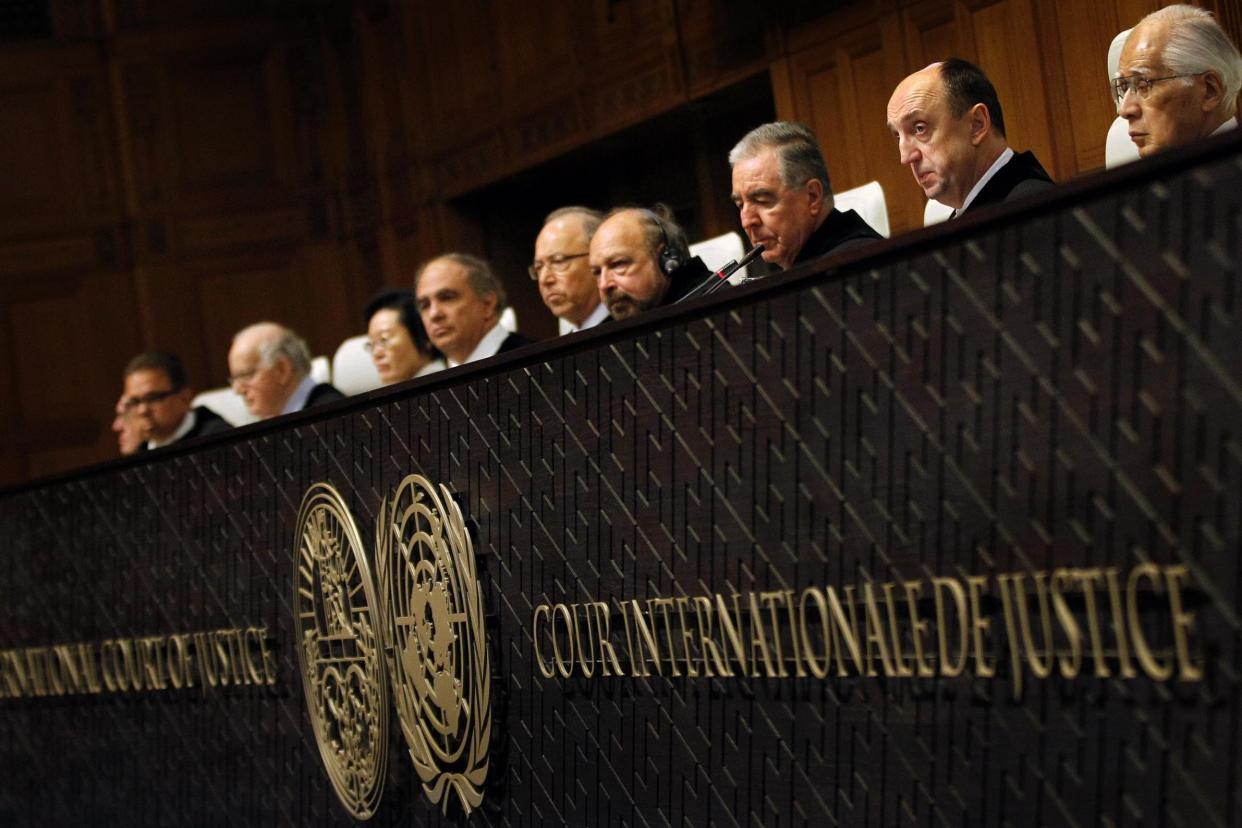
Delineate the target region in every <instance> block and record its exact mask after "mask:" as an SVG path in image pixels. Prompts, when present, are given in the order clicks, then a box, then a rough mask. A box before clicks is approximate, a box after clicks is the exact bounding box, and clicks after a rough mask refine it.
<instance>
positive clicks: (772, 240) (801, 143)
mask: <svg viewBox="0 0 1242 828" xmlns="http://www.w3.org/2000/svg"><path fill="white" fill-rule="evenodd" d="M1111 86H1112V91H1113V97H1114V100H1115V102H1116V105H1117V111H1118V114H1119V115H1120V116H1121V117H1122V118H1124V119H1125V120H1126V121H1127V122H1128V125H1129V134H1130V138H1131V140H1132V141H1133V142H1134V145H1135V147H1136V149H1137V152H1138V154H1139V155H1140V156H1141V157H1148V156H1150V155H1152V154H1153V153H1156V152H1159V151H1161V150H1165V149H1171V148H1174V147H1179V146H1184V145H1186V144H1189V143H1192V142H1194V141H1196V140H1199V139H1201V138H1203V137H1206V136H1209V135H1213V134H1218V133H1220V132H1223V131H1226V130H1229V129H1233V128H1235V127H1236V126H1237V124H1238V113H1237V99H1238V93H1239V89H1240V88H1242V57H1240V56H1239V53H1238V49H1237V47H1236V46H1235V45H1234V44H1233V43H1232V41H1230V40H1229V38H1228V36H1227V35H1226V34H1225V33H1224V31H1223V30H1222V29H1221V28H1220V26H1219V25H1218V24H1217V23H1216V21H1215V19H1214V18H1213V17H1212V15H1211V14H1210V13H1209V12H1206V11H1204V10H1202V9H1198V8H1195V7H1193V6H1186V5H1176V6H1169V7H1166V8H1164V9H1161V10H1159V11H1157V12H1154V13H1152V14H1150V15H1148V16H1147V17H1145V18H1144V19H1143V20H1142V21H1140V23H1139V24H1138V25H1137V26H1135V28H1134V29H1133V31H1132V32H1131V33H1130V35H1129V37H1128V38H1127V40H1126V44H1125V47H1124V49H1123V51H1122V54H1121V59H1120V63H1119V71H1118V73H1117V75H1116V76H1115V77H1113V78H1112V79H1111ZM886 114H887V122H888V127H889V129H890V131H891V132H892V134H893V136H894V138H895V139H896V141H897V148H898V158H899V161H900V163H901V164H903V165H905V166H908V167H909V168H910V170H911V172H912V173H913V175H914V179H915V181H916V183H917V184H918V186H919V187H920V188H921V189H922V191H923V193H924V195H925V196H926V197H927V198H929V199H935V200H936V201H939V202H940V203H942V204H944V205H946V206H948V207H950V208H952V210H953V213H952V215H953V216H957V215H960V214H962V213H965V212H967V211H969V210H973V209H978V208H981V207H985V206H989V205H992V204H998V203H1002V202H1005V201H1010V200H1013V199H1017V198H1020V197H1022V196H1025V195H1028V194H1031V193H1035V192H1039V191H1041V190H1045V189H1048V188H1050V187H1052V186H1054V185H1053V181H1052V178H1051V176H1049V175H1048V173H1047V171H1046V170H1045V169H1044V167H1043V166H1042V165H1041V164H1040V162H1039V160H1038V159H1037V158H1035V156H1034V155H1033V154H1032V153H1030V152H1022V153H1017V152H1015V151H1014V150H1013V149H1012V148H1011V147H1010V146H1009V142H1008V138H1007V136H1006V128H1005V120H1004V113H1003V110H1002V108H1001V104H1000V100H999V98H998V96H997V93H996V90H995V88H994V87H993V85H992V83H991V82H990V81H989V80H988V78H987V76H986V75H985V74H984V73H983V72H982V71H981V70H980V69H979V68H978V67H976V66H973V65H972V64H970V63H968V62H966V61H963V60H960V59H955V58H950V59H948V60H946V61H944V62H941V63H935V64H932V65H930V66H928V67H926V68H924V69H922V70H920V71H918V72H915V73H914V74H912V75H910V76H909V77H907V78H905V79H904V80H903V81H902V82H901V83H900V84H898V86H897V88H896V89H895V90H894V92H893V94H892V97H891V98H890V100H889V103H888V107H887V112H886ZM729 163H730V164H731V165H732V181H733V196H732V197H733V201H734V203H735V204H736V206H737V208H738V211H739V218H740V220H741V225H742V229H743V230H744V231H745V233H746V235H747V237H748V238H749V240H750V243H751V244H752V245H755V244H760V243H762V244H763V245H764V246H765V251H764V253H763V259H764V260H765V261H766V262H768V263H769V264H771V265H774V266H776V267H778V268H780V269H787V268H789V267H792V266H793V265H796V264H800V263H802V262H805V261H809V260H811V259H814V258H818V257H820V256H823V255H826V254H828V253H832V252H840V251H843V250H846V249H848V248H850V247H854V246H858V245H862V244H867V243H869V242H871V241H873V240H876V239H878V238H879V237H880V236H879V234H878V233H876V232H875V231H874V230H873V229H872V228H871V227H869V226H868V225H867V224H866V223H865V222H864V221H863V220H862V219H861V218H860V217H859V216H858V215H857V214H855V213H854V212H853V211H846V212H841V211H839V210H837V209H835V206H834V203H833V196H832V189H831V185H830V180H829V176H828V170H827V167H826V165H825V163H824V160H823V157H822V155H821V154H820V151H819V143H818V141H817V139H816V137H815V136H814V134H812V132H811V131H810V130H809V129H807V128H806V127H804V126H802V125H800V124H794V123H786V122H777V123H772V124H764V125H763V126H760V127H758V128H757V129H755V130H753V131H751V132H750V133H749V134H747V135H746V136H745V137H744V138H743V139H742V140H741V141H740V142H739V143H738V144H737V146H735V147H734V148H733V150H732V152H730V154H729ZM601 222H602V224H601ZM597 233H598V239H597ZM619 263H621V264H624V266H625V267H624V271H625V272H623V273H620V274H619V271H618V264H619ZM530 272H531V277H532V278H534V279H536V280H537V281H538V283H539V290H540V295H541V296H542V297H543V300H544V303H545V304H546V305H547V307H548V309H549V310H550V311H551V312H552V313H553V314H554V315H556V316H558V317H559V318H560V319H561V320H562V322H563V323H564V324H563V328H564V329H566V330H570V331H572V330H577V329H579V328H582V327H590V326H591V325H594V324H598V323H599V322H601V321H603V320H605V319H607V318H608V317H609V315H611V316H612V317H615V318H623V317H626V316H631V315H633V314H634V313H637V312H640V311H642V310H645V309H647V308H650V307H655V306H658V305H661V304H668V303H670V302H672V301H676V300H677V299H679V298H680V297H681V296H682V295H684V293H685V291H686V290H687V288H688V287H689V286H691V285H693V284H694V283H695V281H696V280H701V279H702V278H703V268H702V267H701V265H696V264H695V262H694V260H692V259H691V258H690V256H689V247H688V245H686V244H685V237H684V234H682V233H681V232H680V229H679V228H677V227H676V225H675V223H673V222H672V220H671V217H670V216H668V215H667V214H662V213H660V212H658V211H647V210H641V209H628V210H618V211H614V212H613V213H612V214H609V215H608V216H607V217H604V216H601V215H600V214H599V213H595V212H594V211H591V210H588V209H586V208H582V207H572V208H564V209H562V210H558V211H555V212H553V213H552V214H551V215H549V216H548V218H547V220H546V221H545V223H544V227H543V230H542V231H541V232H540V234H539V236H538V238H537V239H536V242H535V261H534V264H533V265H532V266H531V269H530Z"/></svg>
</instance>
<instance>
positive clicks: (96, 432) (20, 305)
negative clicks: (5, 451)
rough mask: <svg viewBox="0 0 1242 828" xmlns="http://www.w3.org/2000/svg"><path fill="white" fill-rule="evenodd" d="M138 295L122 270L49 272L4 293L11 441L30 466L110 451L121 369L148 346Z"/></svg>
mask: <svg viewBox="0 0 1242 828" xmlns="http://www.w3.org/2000/svg"><path fill="white" fill-rule="evenodd" d="M134 307H135V297H134V295H133V291H132V288H131V286H130V282H129V279H128V278H127V276H126V275H125V274H122V273H98V272H96V273H92V274H90V275H88V276H84V277H65V276H62V277H42V278H39V279H38V280H37V281H36V280H21V281H18V282H16V283H10V284H9V285H8V286H6V289H5V290H4V293H3V294H0V309H2V310H3V317H2V321H0V333H3V334H4V336H5V337H6V338H7V339H8V340H9V342H10V345H9V354H8V356H9V361H8V362H7V363H6V364H7V366H8V370H10V371H11V372H12V373H11V375H10V376H11V387H10V389H9V390H11V392H12V393H13V395H14V397H13V402H14V408H16V412H14V415H15V416H16V419H17V423H15V424H14V426H16V433H19V434H21V435H22V440H21V442H20V444H18V445H12V448H13V449H17V450H19V451H20V452H21V453H22V454H23V455H24V463H25V468H24V469H23V471H24V472H25V473H26V474H31V475H42V474H50V473H52V472H57V471H63V470H66V469H71V468H74V467H77V466H80V465H83V464H84V463H86V462H90V461H93V460H97V459H99V458H100V457H103V456H108V454H110V453H111V445H112V439H113V438H112V434H111V432H110V431H108V425H109V424H110V423H111V421H112V409H113V404H114V403H115V402H116V397H117V394H118V393H119V390H120V371H121V366H123V365H124V364H125V362H126V360H128V359H129V358H130V357H131V356H133V354H134V353H136V352H137V351H138V350H139V349H140V347H141V341H142V340H141V330H140V328H139V325H138V315H137V314H136V313H134V312H133V311H132V309H133V308H134Z"/></svg>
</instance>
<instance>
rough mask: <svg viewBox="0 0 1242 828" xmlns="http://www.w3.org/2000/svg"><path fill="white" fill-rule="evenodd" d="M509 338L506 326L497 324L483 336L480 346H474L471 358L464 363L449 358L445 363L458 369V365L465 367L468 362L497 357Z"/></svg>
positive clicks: (467, 358) (446, 358)
mask: <svg viewBox="0 0 1242 828" xmlns="http://www.w3.org/2000/svg"><path fill="white" fill-rule="evenodd" d="M508 336H509V332H508V331H507V330H505V327H504V325H501V324H500V323H499V322H497V323H496V324H495V325H493V326H492V329H491V330H490V331H488V332H487V333H485V334H484V335H483V338H482V339H480V340H479V344H478V345H475V346H474V350H473V351H471V352H470V356H468V357H466V359H465V360H464V361H463V362H454V361H453V360H451V359H449V358H448V357H445V359H444V361H445V362H446V363H448V367H450V368H456V367H457V366H458V365H465V364H466V363H467V362H478V361H479V360H480V359H487V358H488V357H490V356H495V355H496V352H497V351H499V350H500V346H501V345H502V344H503V343H504V341H505V338H506V337H508Z"/></svg>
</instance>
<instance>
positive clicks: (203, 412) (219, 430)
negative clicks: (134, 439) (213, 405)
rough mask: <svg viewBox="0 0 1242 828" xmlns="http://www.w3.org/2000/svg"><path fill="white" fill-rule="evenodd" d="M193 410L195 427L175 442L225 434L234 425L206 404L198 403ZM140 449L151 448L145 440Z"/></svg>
mask: <svg viewBox="0 0 1242 828" xmlns="http://www.w3.org/2000/svg"><path fill="white" fill-rule="evenodd" d="M192 410H193V411H194V427H193V428H191V429H190V430H189V431H187V432H186V433H185V434H182V435H181V436H180V437H178V438H177V439H176V440H174V441H173V442H174V443H180V442H181V441H182V440H193V439H194V438H195V437H208V436H210V435H212V434H223V433H224V432H226V431H228V430H230V429H231V428H232V427H233V426H232V425H231V424H230V423H229V421H228V420H226V419H224V418H223V417H221V416H220V415H219V414H217V413H216V412H214V411H212V410H211V409H210V408H208V407H207V406H205V405H196V406H194V408H193V409H192ZM169 445H172V443H169ZM138 451H150V448H149V447H148V446H147V444H146V442H145V441H144V442H143V443H142V444H141V445H140V446H138Z"/></svg>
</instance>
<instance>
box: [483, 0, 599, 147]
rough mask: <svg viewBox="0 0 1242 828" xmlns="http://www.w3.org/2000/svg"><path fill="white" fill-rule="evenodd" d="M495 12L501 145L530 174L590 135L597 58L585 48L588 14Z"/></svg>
mask: <svg viewBox="0 0 1242 828" xmlns="http://www.w3.org/2000/svg"><path fill="white" fill-rule="evenodd" d="M494 9H495V12H494V14H495V19H496V27H495V36H496V38H497V40H496V59H497V69H498V71H499V80H500V84H501V90H502V92H501V100H502V107H503V113H502V119H501V129H502V131H503V135H504V143H505V146H506V148H507V150H508V152H509V161H510V164H511V165H512V166H513V167H528V166H532V165H534V164H537V163H539V162H540V161H543V160H546V159H548V158H551V157H554V156H556V155H559V154H561V153H563V152H565V151H566V150H568V149H570V148H572V147H573V146H576V145H577V144H579V143H581V142H582V140H583V138H584V136H587V135H591V134H593V133H594V131H595V124H594V122H593V120H592V116H593V109H592V107H591V106H590V99H589V96H587V95H585V94H584V90H585V86H586V79H587V78H588V76H589V75H590V74H591V73H592V72H593V71H594V66H593V63H594V62H595V60H596V58H595V56H594V55H592V54H589V53H587V52H585V51H584V50H583V48H582V46H583V33H584V32H588V31H590V6H589V5H588V4H586V3H581V2H576V3H575V2H565V0H535V1H534V2H531V1H530V0H526V1H525V2H523V1H522V0H502V2H498V3H497V4H496V5H495V7H494Z"/></svg>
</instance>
